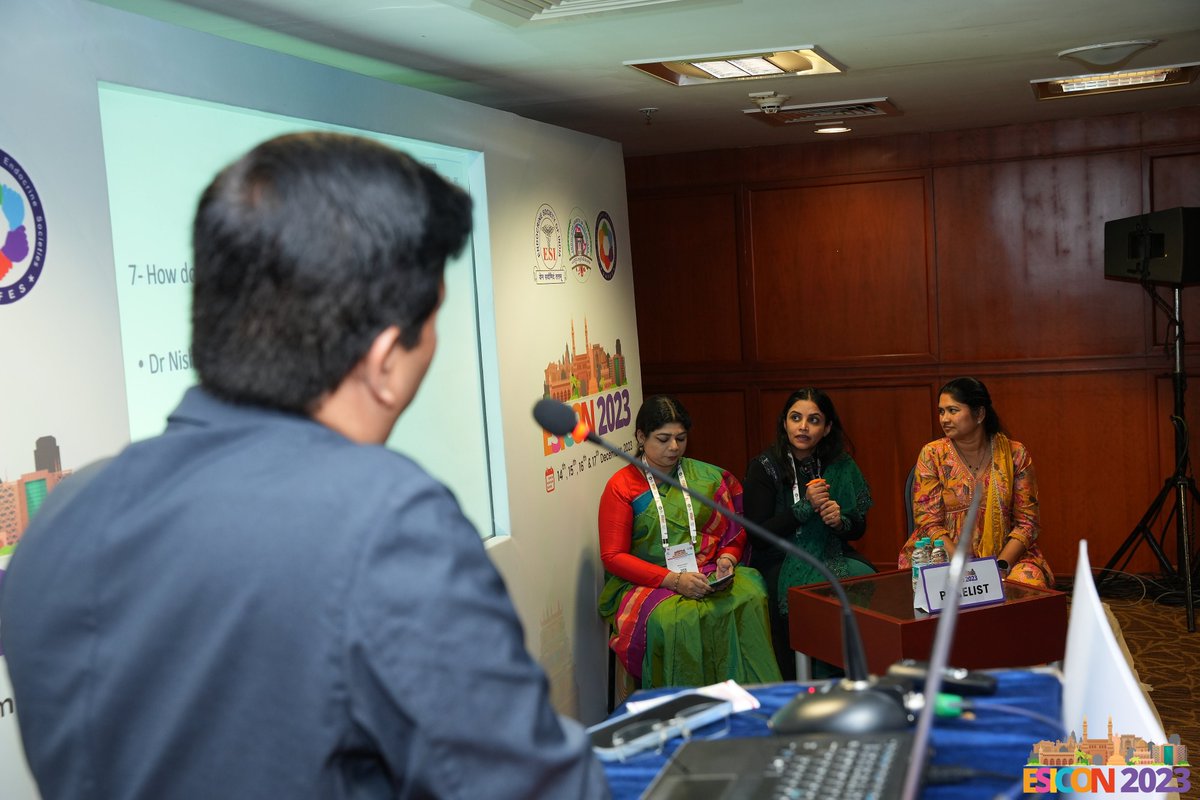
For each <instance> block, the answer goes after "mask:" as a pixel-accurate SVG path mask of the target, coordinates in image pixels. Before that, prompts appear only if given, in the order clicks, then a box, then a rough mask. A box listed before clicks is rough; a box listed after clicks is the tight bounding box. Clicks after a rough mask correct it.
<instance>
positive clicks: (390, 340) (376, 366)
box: [362, 325, 400, 406]
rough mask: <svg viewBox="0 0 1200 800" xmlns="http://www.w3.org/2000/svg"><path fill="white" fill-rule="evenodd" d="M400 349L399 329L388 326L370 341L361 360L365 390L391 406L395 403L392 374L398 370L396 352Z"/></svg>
mask: <svg viewBox="0 0 1200 800" xmlns="http://www.w3.org/2000/svg"><path fill="white" fill-rule="evenodd" d="M399 347H400V328H399V327H397V326H396V325H389V326H388V327H387V328H384V329H383V330H382V331H380V332H379V335H378V336H376V337H375V338H374V340H372V341H371V346H370V347H369V348H368V349H367V353H366V355H364V356H363V359H362V369H363V380H364V381H365V382H366V385H367V389H368V390H369V391H370V392H371V394H373V395H374V396H375V397H376V398H377V399H378V400H379V401H380V402H381V403H383V404H384V405H387V406H391V405H392V404H394V403H395V402H396V401H397V399H398V398H397V397H396V396H395V395H396V387H395V382H394V381H392V380H391V378H392V372H393V371H394V370H395V369H397V368H398V359H397V358H396V356H397V355H398V354H397V352H396V350H397V348H399Z"/></svg>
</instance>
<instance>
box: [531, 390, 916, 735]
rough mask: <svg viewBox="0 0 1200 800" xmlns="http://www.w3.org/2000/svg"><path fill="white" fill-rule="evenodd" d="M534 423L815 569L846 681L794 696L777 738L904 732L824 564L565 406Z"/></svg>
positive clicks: (546, 410) (894, 702)
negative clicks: (601, 452) (626, 466)
mask: <svg viewBox="0 0 1200 800" xmlns="http://www.w3.org/2000/svg"><path fill="white" fill-rule="evenodd" d="M533 418H534V419H535V420H536V421H537V423H538V425H540V426H541V427H542V428H543V429H545V430H546V431H548V432H549V433H552V434H554V435H555V436H560V437H565V436H570V437H571V438H572V439H574V440H575V441H576V442H583V441H584V440H587V441H589V442H591V443H592V444H595V445H597V446H599V447H602V448H604V449H605V450H607V451H609V452H610V453H612V454H613V455H615V456H617V457H618V458H620V459H622V460H623V461H627V462H629V463H630V464H633V465H635V466H636V467H638V469H641V470H645V471H646V472H649V473H650V474H651V475H653V476H654V477H655V479H656V480H660V481H662V482H663V483H666V484H668V485H670V486H674V487H675V488H676V489H679V490H680V491H682V492H686V493H687V494H688V495H689V496H691V498H692V499H693V500H695V501H697V502H699V503H701V504H703V505H705V506H707V507H708V508H710V509H712V510H713V511H715V512H717V513H718V514H720V515H722V516H724V517H726V518H728V519H730V520H732V521H734V522H736V523H737V524H739V525H741V526H742V527H743V528H744V529H745V530H748V531H750V533H752V534H754V535H755V536H757V537H758V538H759V539H762V540H763V541H765V542H770V543H771V544H773V545H775V546H777V547H779V548H780V549H782V550H784V551H786V552H788V553H791V554H792V555H794V556H796V558H799V559H800V560H801V561H803V562H805V563H806V564H808V565H809V566H811V567H812V568H813V569H815V570H817V572H819V573H820V574H821V577H823V578H824V579H825V580H827V581H828V582H829V584H830V586H832V587H833V591H834V593H835V594H836V595H837V598H838V602H839V603H840V604H841V608H842V653H843V658H844V660H845V663H846V678H845V679H844V680H842V681H841V682H839V683H837V684H835V685H833V686H831V687H830V688H829V689H828V690H827V691H824V692H817V693H813V694H809V693H804V694H800V695H798V696H797V697H796V698H795V699H793V700H792V701H791V702H790V703H788V704H787V705H786V706H784V707H783V708H782V709H780V711H779V712H777V713H776V714H775V716H774V717H772V719H771V727H772V729H773V730H775V732H776V733H802V732H808V731H813V732H819V731H829V732H837V733H867V732H871V731H887V730H900V729H903V728H906V727H908V725H909V724H910V721H911V720H910V717H909V714H908V711H907V710H906V709H905V707H904V698H903V690H902V688H901V687H897V686H884V685H876V684H875V683H874V682H873V681H872V679H871V677H870V675H869V674H868V672H867V657H866V653H865V651H864V650H863V644H862V636H861V635H860V634H859V631H858V621H857V620H856V619H855V617H854V611H853V608H852V607H851V605H850V600H849V598H847V597H846V592H845V590H844V589H843V588H842V585H841V583H840V582H839V581H838V579H837V578H836V577H835V576H834V575H833V573H832V572H830V571H829V567H827V566H826V565H825V562H823V561H821V560H820V559H818V558H815V557H813V556H812V555H810V554H809V553H807V552H805V551H804V550H802V549H801V548H799V547H797V546H796V545H795V544H793V543H792V542H790V541H788V540H787V539H784V538H782V537H780V536H776V535H775V534H773V533H771V532H770V531H768V530H767V529H766V528H763V527H762V526H761V525H759V524H757V523H755V522H751V521H750V520H748V519H746V518H745V517H743V516H742V515H741V514H738V513H736V512H734V511H731V510H730V509H728V508H726V507H724V506H722V505H721V504H719V503H717V502H715V501H713V500H712V499H710V498H708V497H705V496H704V495H702V494H698V493H696V492H694V491H692V490H691V489H688V488H686V487H684V486H682V485H681V484H680V483H679V481H677V480H676V479H675V478H674V477H673V476H671V475H667V474H666V473H664V472H662V471H661V470H658V469H655V468H654V467H652V466H650V465H649V464H645V463H642V462H641V461H638V460H637V459H636V458H634V457H633V456H632V455H630V454H629V453H626V452H625V451H623V450H620V449H618V448H616V447H613V446H612V445H610V444H609V443H608V442H606V441H604V440H603V439H601V438H600V437H599V436H597V435H596V434H595V433H594V432H593V431H592V429H591V428H590V427H589V426H588V425H587V423H586V422H583V421H582V420H580V419H578V418H577V416H576V414H575V412H574V411H573V410H572V409H571V407H570V406H567V405H566V404H564V403H560V402H558V401H557V400H551V399H549V398H545V399H542V400H539V401H538V402H537V403H535V404H534V406H533Z"/></svg>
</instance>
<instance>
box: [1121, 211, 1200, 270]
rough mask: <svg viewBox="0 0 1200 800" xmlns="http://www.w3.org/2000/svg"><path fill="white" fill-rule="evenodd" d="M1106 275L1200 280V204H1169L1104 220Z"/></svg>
mask: <svg viewBox="0 0 1200 800" xmlns="http://www.w3.org/2000/svg"><path fill="white" fill-rule="evenodd" d="M1104 277H1106V278H1116V279H1118V280H1128V281H1139V282H1141V281H1144V282H1146V283H1157V284H1163V285H1166V286H1195V285H1197V284H1200V208H1183V207H1180V208H1169V209H1167V210H1166V211H1154V212H1151V213H1149V214H1139V215H1138V216H1136V217H1125V218H1124V219H1113V220H1109V221H1108V222H1106V223H1104Z"/></svg>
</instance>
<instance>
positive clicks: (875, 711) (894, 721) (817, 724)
mask: <svg viewBox="0 0 1200 800" xmlns="http://www.w3.org/2000/svg"><path fill="white" fill-rule="evenodd" d="M905 691H906V688H905V687H904V686H903V685H902V684H900V683H893V682H889V681H882V682H880V681H875V680H870V681H860V682H858V683H855V682H852V681H847V680H842V681H839V682H837V683H833V684H830V685H829V686H827V687H825V688H817V689H816V691H813V692H809V691H801V692H800V694H798V695H796V696H795V697H794V698H793V699H792V700H791V701H790V702H788V704H787V705H785V706H784V707H783V708H781V709H779V710H778V711H776V712H775V714H774V716H772V717H771V721H770V723H769V724H770V727H771V730H772V732H774V733H777V734H796V733H842V734H856V733H875V732H879V731H899V730H904V729H905V728H908V727H909V726H911V725H912V723H913V717H912V715H911V714H910V713H909V711H908V709H907V708H905V705H904V694H905Z"/></svg>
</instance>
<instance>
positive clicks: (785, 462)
mask: <svg viewBox="0 0 1200 800" xmlns="http://www.w3.org/2000/svg"><path fill="white" fill-rule="evenodd" d="M851 448H852V445H851V443H850V438H849V436H847V435H846V431H845V429H844V428H843V427H842V421H841V419H840V418H839V417H838V413H837V409H836V408H835V407H834V405H833V400H831V399H830V398H829V395H828V394H826V393H825V392H823V391H822V390H820V389H814V388H807V389H799V390H797V391H795V392H792V394H791V395H790V396H789V397H788V398H787V400H786V401H785V402H784V404H783V409H782V410H781V411H780V412H779V421H778V424H777V427H776V437H775V441H774V442H773V443H772V444H771V446H770V447H768V448H767V449H766V450H765V451H763V453H762V454H761V455H759V456H758V457H757V458H755V459H754V460H753V461H751V462H750V467H749V469H747V471H746V518H747V519H750V520H752V521H754V522H757V523H759V524H760V525H763V526H764V527H766V528H767V529H769V530H770V531H772V532H773V533H777V534H779V535H780V536H782V537H783V538H785V539H789V540H790V541H792V542H793V543H794V544H796V545H797V546H798V547H800V548H802V549H803V550H804V551H805V552H807V553H809V554H810V555H813V556H815V557H817V558H819V559H820V560H821V561H823V562H824V563H825V566H827V567H829V570H830V571H831V572H832V573H833V574H834V575H836V576H837V577H839V578H849V577H852V576H855V575H869V574H871V573H873V572H875V568H874V567H872V566H871V565H870V563H869V562H868V561H867V560H866V559H865V558H864V557H863V556H861V555H859V553H858V552H857V551H856V550H855V549H854V548H853V546H852V545H851V544H850V543H851V542H853V541H856V540H858V539H861V538H862V536H863V534H864V533H866V530H867V509H869V508H870V507H871V489H870V487H869V486H867V480H866V478H864V477H863V474H862V472H860V471H859V469H858V465H857V464H855V463H854V459H853V458H852V457H851V455H850V450H851ZM755 555H756V558H757V560H756V561H755V562H754V563H755V564H756V566H758V567H759V569H761V570H763V571H764V573H767V574H772V575H773V576H775V581H776V585H775V586H773V587H772V590H773V591H772V597H771V600H772V602H773V604H774V608H773V609H772V623H773V630H774V632H775V633H776V636H780V635H781V634H782V635H786V633H787V630H788V624H787V613H788V609H787V590H788V588H789V587H791V586H803V585H805V584H808V583H821V582H824V580H825V579H824V578H823V577H821V573H819V572H817V570H816V569H814V568H813V567H811V566H810V565H808V564H807V563H805V562H804V561H802V560H801V559H799V558H797V557H796V556H794V555H786V556H785V554H784V553H783V551H782V550H779V549H775V548H759V549H756V551H755ZM776 651H777V655H778V657H779V661H780V664H781V667H782V669H783V670H784V674H785V675H787V676H788V677H791V676H792V675H793V674H794V664H795V661H794V657H793V656H792V654H791V650H790V647H788V646H787V642H786V640H785V641H784V642H778V641H777V642H776ZM819 671H820V670H818V672H819Z"/></svg>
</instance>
